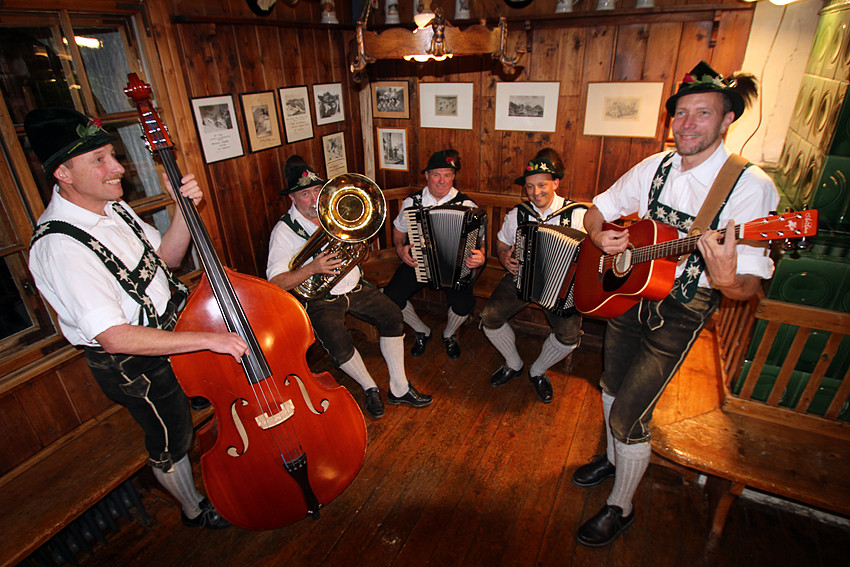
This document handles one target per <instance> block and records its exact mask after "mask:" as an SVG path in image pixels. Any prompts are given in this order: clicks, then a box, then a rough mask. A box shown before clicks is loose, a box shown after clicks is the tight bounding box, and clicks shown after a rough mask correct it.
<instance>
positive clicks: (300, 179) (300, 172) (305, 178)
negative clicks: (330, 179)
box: [280, 165, 327, 195]
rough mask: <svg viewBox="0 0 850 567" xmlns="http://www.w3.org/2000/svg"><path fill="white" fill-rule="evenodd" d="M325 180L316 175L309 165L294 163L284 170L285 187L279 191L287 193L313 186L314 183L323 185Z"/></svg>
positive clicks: (283, 193) (282, 193)
mask: <svg viewBox="0 0 850 567" xmlns="http://www.w3.org/2000/svg"><path fill="white" fill-rule="evenodd" d="M325 183H327V181H326V180H324V179H322V178H321V177H319V176H318V174H317V173H316V172H315V171H313V169H312V168H311V167H310V166H309V165H296V166H294V167H291V168H289V169H288V171H287V172H286V189H284V190H282V191H281V192H280V194H281V195H289V194H290V193H294V192H296V191H300V190H302V189H307V188H309V187H315V186H316V185H324V184H325Z"/></svg>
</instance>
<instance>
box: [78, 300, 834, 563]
mask: <svg viewBox="0 0 850 567" xmlns="http://www.w3.org/2000/svg"><path fill="white" fill-rule="evenodd" d="M443 317H444V315H443V314H439V315H435V314H432V313H425V314H423V318H424V319H425V320H426V321H427V322H429V324H433V325H434V328H435V329H437V330H436V333H439V329H441V328H442V324H443V320H442V318H443ZM476 326H477V320H476V321H474V322H473V320H472V319H471V320H470V321H468V322H467V324H466V325H465V326H464V327H463V328H462V329H461V331H460V333H459V337H460V341H461V345H462V348H463V355H462V357H461V358H460V360H457V361H450V360H448V359H447V358H446V357H445V355H444V351H443V346H442V343H441V342H440V340H439V338H435V340H434V341H432V342H431V343H430V344H429V346H428V351H427V355H426V356H425V357H423V358H421V359H418V360H415V359H408V360H407V369H408V375H409V378H410V379H411V381H412V382H413V383H414V384H415V385H416V386H417V388H419V389H420V390H421V391H423V392H427V393H430V394H432V395H433V396H434V398H435V401H434V403H433V404H432V405H431V406H430V407H428V408H425V409H413V408H409V407H406V406H405V407H399V406H390V405H387V411H386V415H385V416H384V417H383V418H382V419H380V420H373V419H371V418H370V417H368V416H367V417H366V421H367V425H368V431H369V445H368V449H367V457H366V461H365V463H364V465H363V468H362V470H361V471H360V473H359V474H358V476H357V478H356V479H355V480H354V482H353V483H352V484H351V485H350V486H349V487H348V489H347V490H346V491H345V492H343V493H342V495H340V497H339V498H337V499H336V500H335V501H334V502H332V503H331V504H329V505H328V506H326V507H325V508H324V509H322V512H321V518H320V519H319V520H318V521H313V520H310V519H305V520H302V521H300V522H298V523H296V524H294V525H291V526H287V527H284V528H281V529H278V530H272V531H266V532H250V531H246V530H242V529H240V528H231V529H228V530H224V531H217V532H213V531H203V530H196V529H190V528H185V527H183V526H182V524H181V523H180V520H179V513H178V511H177V508H176V505H174V504H173V503H172V502H171V501H170V499H169V497H168V496H167V495H165V494H164V493H163V492H162V491H161V490H160V489H158V487H157V486H156V484H155V482H154V481H153V477H152V475H151V474H150V473H149V471H147V470H146V471H143V472H142V473H140V475H139V476H138V477H137V478H136V483H137V485H138V486H140V488H141V491H142V494H143V502H144V503H145V505H146V507H147V509H148V512H149V513H150V514H151V515H152V516H153V517H154V525H153V526H152V527H150V528H145V527H142V526H141V525H139V524H137V523H134V522H126V521H124V522H123V526H124V527H123V529H122V530H121V532H119V533H117V534H111V536H110V538H109V541H108V542H107V543H106V544H98V545H97V546H96V548H95V552H94V555H81V556H80V564H81V565H83V566H86V567H92V566H101V565H103V566H106V565H109V566H112V565H125V566H133V565H161V566H168V565H205V566H214V565H251V566H252V567H260V566H265V565H269V566H272V565H288V566H296V567H298V566H307V565H319V564H322V565H329V566H355V565H356V566H361V565H362V566H389V565H393V566H403V567H408V566H410V567H413V566H419V565H435V566H441V567H442V566H455V565H457V566H495V565H504V566H534V565H536V566H544V567H547V566H582V565H588V566H615V565H625V566H647V567H649V566H652V567H656V566H665V565H669V566H681V565H687V566H699V565H747V566H760V565H770V566H774V567H775V566H777V565H806V566H810V565H811V566H831V565H844V564H847V563H846V561H847V560H848V559H847V558H848V557H850V531H848V530H846V529H842V528H839V527H834V526H830V525H826V524H822V523H819V522H817V521H815V520H812V519H808V518H805V517H801V516H798V515H794V514H791V513H789V512H782V511H778V510H777V509H774V508H770V507H766V506H761V505H756V504H753V503H749V502H745V501H738V502H737V503H735V504H734V505H733V508H732V511H731V513H730V516H729V520H728V522H727V527H726V531H725V532H724V536H723V538H722V539H721V542H720V546H719V548H718V550H717V552H716V554H715V555H711V556H708V555H706V551H705V543H706V535H707V533H708V525H709V514H708V507H707V502H706V497H705V496H704V494H703V492H702V491H701V490H700V489H699V488H698V487H696V486H694V485H693V484H691V483H690V482H689V478H688V477H686V476H683V475H682V474H680V473H679V472H676V471H673V470H671V469H668V468H664V467H661V466H656V465H652V466H650V468H649V471H648V473H647V475H646V477H645V478H644V480H643V482H642V483H641V485H640V487H639V489H638V492H637V495H636V499H635V505H636V507H637V515H638V516H637V522H636V523H635V525H634V526H632V527H631V528H630V529H629V530H628V531H627V532H626V534H625V535H624V536H623V537H622V538H620V539H619V540H618V541H617V542H616V543H615V544H614V545H612V546H611V547H609V548H607V549H601V550H591V549H587V548H584V547H581V546H579V545H577V544H576V543H575V539H574V534H575V530H576V528H577V527H578V526H579V525H580V523H581V522H582V521H583V519H585V518H587V517H589V516H591V515H592V514H594V513H595V512H596V511H597V510H598V509H599V507H601V506H602V505H603V504H604V501H605V498H606V496H607V495H608V492H609V491H610V489H611V485H612V484H611V483H612V480H607V481H606V482H605V483H603V484H602V485H601V486H599V487H597V488H594V489H589V490H582V489H579V488H577V487H576V486H574V485H573V484H572V483H571V481H570V477H571V475H572V472H573V470H574V469H575V468H576V467H577V466H579V465H581V464H583V463H584V462H586V460H587V459H588V458H589V457H590V456H592V455H593V454H595V453H597V452H599V450H600V449H601V447H602V425H601V402H600V397H599V394H598V391H597V388H596V385H597V383H598V379H599V374H600V368H601V356H600V352H599V339H598V337H596V338H595V339H596V340H592V339H593V337H590V338H589V339H590V340H586V341H585V342H584V344H583V345H582V347H581V348H580V349H579V350H578V351H577V352H576V353H574V354H573V355H572V356H571V357H570V358H568V359H567V360H566V361H564V362H562V363H561V364H559V365H557V366H556V367H555V368H554V369H553V370H552V371H550V378H551V379H552V382H553V385H554V390H555V397H554V401H553V403H551V404H549V405H544V404H542V403H539V402H537V401H536V397H535V395H534V391H533V389H532V387H531V385H530V384H529V383H528V380H527V379H525V378H523V379H515V380H514V381H512V382H511V383H509V384H508V385H506V386H504V387H503V388H500V389H494V388H492V387H490V385H489V384H488V378H489V376H490V374H491V373H492V371H493V370H494V369H495V368H496V367H497V366H498V365H499V363H500V362H501V360H500V357H499V356H498V354H497V353H496V351H495V350H494V349H493V348H492V347H491V346H490V345H489V343H488V342H487V340H486V338H485V337H484V335H483V333H481V332H480V331H479V330H478V329H477V328H476ZM517 336H518V339H519V341H518V342H519V350H520V353H521V354H522V356H523V358H524V360H525V361H526V364H529V363H530V362H531V361H533V360H534V358H535V357H536V355H537V352H538V349H539V346H540V344H541V342H542V340H543V337H540V336H534V335H531V334H528V333H524V332H518V333H517ZM355 341H356V343H357V345H358V348H359V349H360V351H361V353H362V355H363V359H364V361H365V363H366V365H367V367H368V368H369V369H370V370H371V371H372V372H373V375H374V377H375V380H376V381H377V382H378V384H379V385H380V386H381V387H382V390H384V391H385V390H386V384H387V383H388V377H387V371H386V366H385V365H384V363H383V359H382V358H381V356H380V352H379V350H378V347H377V345H376V344H374V343H369V342H367V341H366V340H365V339H364V337H363V336H362V335H360V334H359V333H355ZM406 343H407V345H408V347H409V345H410V343H411V338H410V337H408V338H407V339H406ZM308 358H309V360H310V363H311V367H312V368H313V369H314V371H321V370H326V369H329V363H328V362H327V358H326V357H325V356H324V354H323V353H321V352H319V351H315V349H313V350H311V352H310V356H309V357H308ZM333 373H334V375H335V376H337V378H338V379H339V380H340V381H341V383H342V384H343V385H345V386H347V387H349V388H350V389H351V391H352V392H354V397H355V399H356V400H357V401H358V403H360V404H361V406H362V404H363V396H362V394H361V393H360V392H359V391H358V390H359V387H358V386H357V385H356V384H354V383H353V382H351V381H350V380H349V379H348V378H346V377H344V376H343V375H342V374H341V373H340V372H339V371H337V370H333ZM193 459H194V461H195V462H196V463H197V455H196V454H193ZM198 478H200V477H199V476H198Z"/></svg>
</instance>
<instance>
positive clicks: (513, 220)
mask: <svg viewBox="0 0 850 567" xmlns="http://www.w3.org/2000/svg"><path fill="white" fill-rule="evenodd" d="M565 202H566V199H564V198H563V197H561V196H560V195H558V194H557V193H555V198H554V199H552V203H551V204H550V205H549V207H548V208H547V209H546V210H545V211H541V210H540V209H538V208H537V205H535V204H534V203H532V202H531V201H529V204H530V205H531V206H532V207H533V208H534V210H535V211H537V214H539V215H540V217H541V218H544V219H545V218H546V217H548V216H549V215H551V214H552V213H554V212H555V211H557V210H558V209H560V208H561V207H563V206H564V203H565ZM586 212H587V209H584V208H581V209H576V210H574V211H573V212H572V213H571V214H570V226H571V227H572V228H574V229H576V230H580V231H582V232H584V213H586ZM517 213H518V211H517V208H516V207H514V208H513V209H511V210H510V211H508V214H506V215H505V220H504V221H502V228H501V229H499V233H498V234H497V235H496V236H497V237H498V239H499V242H501V243H503V244H507V245H508V246H513V245H514V243H515V242H516V229H517V226H518V224H519V223H518V221H517ZM544 224H554V225H559V224H561V217H560V216H557V217H554V218H551V219H549V220H547V221H546V222H545V223H544Z"/></svg>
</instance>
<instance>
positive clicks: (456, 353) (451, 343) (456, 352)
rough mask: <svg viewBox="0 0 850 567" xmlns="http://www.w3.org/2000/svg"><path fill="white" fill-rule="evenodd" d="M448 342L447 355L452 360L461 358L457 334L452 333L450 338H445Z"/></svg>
mask: <svg viewBox="0 0 850 567" xmlns="http://www.w3.org/2000/svg"><path fill="white" fill-rule="evenodd" d="M443 342H444V343H446V356H448V357H449V358H451V359H452V360H457V359H458V358H460V344H459V343H458V342H457V335H452V336H450V337H449V338H447V339H446V338H443Z"/></svg>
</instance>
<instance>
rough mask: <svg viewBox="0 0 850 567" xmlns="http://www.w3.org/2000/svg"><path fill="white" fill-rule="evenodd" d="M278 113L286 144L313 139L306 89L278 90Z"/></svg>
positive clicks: (288, 88) (290, 88) (289, 88)
mask: <svg viewBox="0 0 850 567" xmlns="http://www.w3.org/2000/svg"><path fill="white" fill-rule="evenodd" d="M278 92H279V93H280V112H281V114H283V130H284V132H286V143H287V144H291V143H293V142H298V141H301V140H308V139H310V138H312V137H313V119H312V118H311V117H310V99H309V97H308V96H307V87H287V88H282V89H278Z"/></svg>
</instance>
